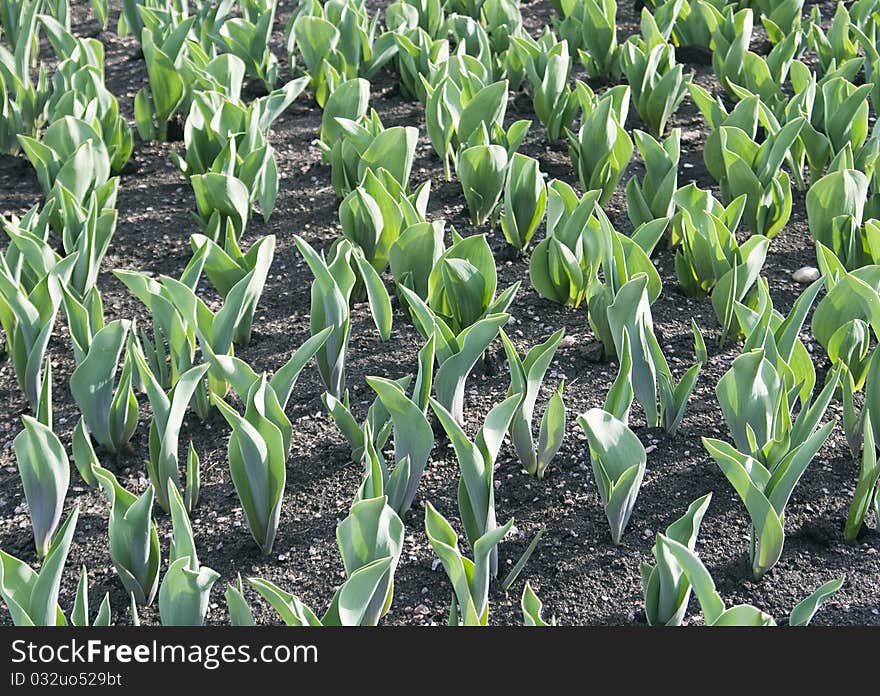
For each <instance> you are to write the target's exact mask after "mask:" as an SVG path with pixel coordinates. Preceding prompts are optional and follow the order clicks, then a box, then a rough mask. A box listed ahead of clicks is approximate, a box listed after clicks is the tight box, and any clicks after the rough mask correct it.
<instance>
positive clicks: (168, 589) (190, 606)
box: [159, 479, 220, 626]
mask: <svg viewBox="0 0 880 696" xmlns="http://www.w3.org/2000/svg"><path fill="white" fill-rule="evenodd" d="M167 483H168V487H167V488H166V490H165V496H164V497H165V498H166V499H167V500H168V501H169V512H170V513H171V524H172V538H171V548H170V550H169V554H168V570H166V571H165V575H164V577H163V578H162V582H161V584H160V585H159V620H160V621H161V622H162V625H163V626H202V625H203V624H204V622H205V615H206V614H207V613H208V603H209V601H210V595H211V588H212V587H213V586H214V583H215V582H217V580H218V579H219V577H220V574H219V573H217V572H216V571H214V570H211V569H210V568H208V567H207V566H203V565H200V564H199V557H198V554H197V552H196V542H195V539H194V538H193V531H192V525H191V524H190V521H189V516H188V515H187V514H186V507H185V506H184V503H183V499H182V498H181V497H180V491H178V490H177V486H175V485H174V482H173V481H171V480H170V479H169V480H168V481H167Z"/></svg>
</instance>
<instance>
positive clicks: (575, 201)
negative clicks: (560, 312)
mask: <svg viewBox="0 0 880 696" xmlns="http://www.w3.org/2000/svg"><path fill="white" fill-rule="evenodd" d="M600 195H601V192H600V191H598V190H595V191H587V192H586V193H585V194H584V195H583V196H582V197H580V198H578V196H577V194H576V193H575V192H574V189H572V188H571V186H569V185H568V184H566V183H565V182H564V181H560V180H558V179H554V180H553V181H551V182H550V183H549V184H548V185H547V234H546V236H545V237H544V239H542V240H541V241H540V242H539V243H538V244H537V245H536V246H535V249H534V251H532V257H531V259H530V261H529V278H530V280H531V282H532V286H533V287H534V288H535V291H536V292H537V293H538V294H539V295H540V296H541V297H543V298H545V299H548V300H553V301H554V302H558V303H559V304H564V305H566V306H568V307H574V308H577V307H579V306H580V305H581V303H582V302H583V301H584V300H589V298H590V295H591V294H592V291H593V288H594V286H595V285H597V284H598V282H599V280H598V272H599V266H600V264H601V242H600V235H599V233H598V229H597V228H598V225H599V223H598V219H597V218H596V217H595V211H596V203H597V201H598V200H599V197H600Z"/></svg>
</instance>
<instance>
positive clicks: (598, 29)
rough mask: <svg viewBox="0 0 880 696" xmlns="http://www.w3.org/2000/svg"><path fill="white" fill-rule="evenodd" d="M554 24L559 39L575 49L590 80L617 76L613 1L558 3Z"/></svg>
mask: <svg viewBox="0 0 880 696" xmlns="http://www.w3.org/2000/svg"><path fill="white" fill-rule="evenodd" d="M556 9H557V11H559V12H560V14H561V17H562V19H561V21H559V22H558V24H557V29H558V31H559V36H560V37H561V38H563V39H565V40H566V41H567V42H568V44H569V46H571V48H572V49H575V48H576V49H577V51H578V56H579V57H580V61H581V65H583V66H584V70H586V71H587V76H588V77H592V78H601V79H607V78H614V77H617V76H618V75H619V74H620V66H619V55H620V46H619V45H618V43H617V3H616V2H615V0H584V2H578V1H577V0H560V2H559V6H558V7H557V8H556Z"/></svg>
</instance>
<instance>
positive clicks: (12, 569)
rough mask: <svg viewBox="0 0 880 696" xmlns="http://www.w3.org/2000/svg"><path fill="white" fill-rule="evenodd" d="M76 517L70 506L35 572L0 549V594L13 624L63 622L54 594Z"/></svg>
mask: <svg viewBox="0 0 880 696" xmlns="http://www.w3.org/2000/svg"><path fill="white" fill-rule="evenodd" d="M78 520H79V508H74V509H73V511H72V512H71V513H70V515H69V516H68V517H67V520H66V521H65V522H64V524H63V525H61V528H60V529H59V530H58V535H57V536H56V537H55V541H54V542H53V543H52V544H51V546H50V547H49V550H48V552H47V553H46V558H45V560H44V561H43V564H42V566H41V567H40V572H39V573H37V572H36V571H34V569H33V568H31V567H30V565H29V564H28V563H25V562H24V561H21V560H19V559H18V558H15V557H14V556H11V555H9V554H8V553H6V552H5V551H3V550H2V549H0V598H2V599H3V602H4V603H5V604H6V608H7V609H8V610H9V614H10V616H11V618H12V623H13V624H14V625H15V626H66V625H67V619H66V617H65V616H64V612H63V611H62V610H61V607H60V606H59V605H58V595H59V592H60V590H61V576H62V575H63V573H64V566H65V564H66V563H67V556H68V554H69V553H70V545H71V543H72V542H73V533H74V531H75V530H76V523H77V521H78Z"/></svg>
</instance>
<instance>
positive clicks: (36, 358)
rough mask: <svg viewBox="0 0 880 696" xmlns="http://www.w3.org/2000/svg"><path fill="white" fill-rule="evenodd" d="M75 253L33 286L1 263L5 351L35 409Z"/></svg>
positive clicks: (0, 281) (0, 285)
mask: <svg viewBox="0 0 880 696" xmlns="http://www.w3.org/2000/svg"><path fill="white" fill-rule="evenodd" d="M75 263H76V255H75V254H74V255H71V256H68V257H66V258H64V259H61V260H60V261H58V262H57V263H55V264H54V265H52V266H51V268H50V269H49V270H48V272H47V273H45V274H44V275H42V277H40V278H39V280H38V281H37V282H36V283H35V284H34V285H33V286H32V287H31V288H30V289H28V288H26V287H24V286H23V285H22V283H21V282H20V281H21V275H22V274H18V277H16V274H14V273H13V272H12V270H11V269H10V268H9V266H8V265H7V264H4V265H3V266H0V301H2V304H3V309H4V311H3V312H0V322H2V326H3V332H4V334H5V335H6V352H7V354H8V355H9V356H10V357H11V358H12V366H13V369H14V371H15V376H16V377H17V379H18V383H19V386H20V387H21V388H22V391H23V392H24V394H25V397H26V398H27V400H28V403H29V404H30V407H31V410H32V411H34V412H36V411H37V410H38V408H39V403H40V391H41V386H42V376H43V363H44V359H45V355H46V350H47V347H48V344H49V338H50V337H51V335H52V331H53V328H54V326H55V319H56V317H57V314H58V308H59V307H60V306H61V302H62V295H63V287H64V286H65V285H66V284H67V282H68V281H69V279H70V275H71V273H72V271H73V265H74V264H75Z"/></svg>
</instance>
